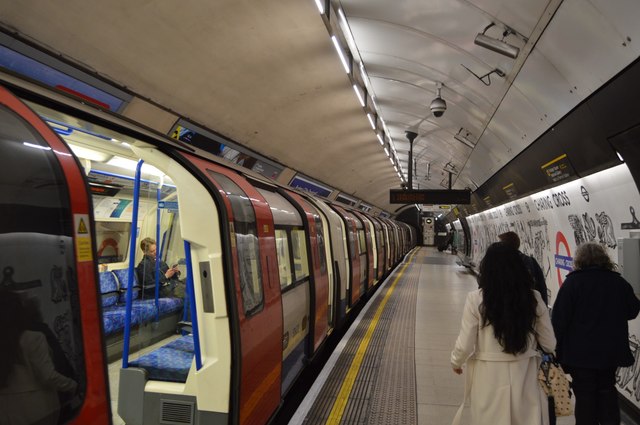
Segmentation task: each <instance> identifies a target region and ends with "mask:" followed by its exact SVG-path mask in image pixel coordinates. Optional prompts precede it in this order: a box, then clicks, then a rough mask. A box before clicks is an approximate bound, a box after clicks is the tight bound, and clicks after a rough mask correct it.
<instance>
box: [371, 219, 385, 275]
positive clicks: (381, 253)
mask: <svg viewBox="0 0 640 425" xmlns="http://www.w3.org/2000/svg"><path fill="white" fill-rule="evenodd" d="M371 221H372V223H373V227H374V228H375V233H376V247H377V250H376V251H377V253H378V274H377V279H378V280H380V279H382V276H384V274H385V273H386V272H387V270H386V262H385V255H386V254H385V250H386V245H385V238H384V236H383V228H382V224H381V223H380V220H378V218H377V217H373V218H372V219H371Z"/></svg>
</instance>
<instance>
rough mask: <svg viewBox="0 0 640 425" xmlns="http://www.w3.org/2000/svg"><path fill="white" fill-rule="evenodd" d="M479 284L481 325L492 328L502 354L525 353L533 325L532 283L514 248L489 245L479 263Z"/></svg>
mask: <svg viewBox="0 0 640 425" xmlns="http://www.w3.org/2000/svg"><path fill="white" fill-rule="evenodd" d="M478 285H479V287H480V289H481V290H482V304H480V314H481V317H482V326H488V325H491V326H492V327H493V333H494V335H495V337H496V339H497V340H498V342H499V343H500V345H502V347H503V351H504V352H505V353H510V354H518V353H523V352H525V351H526V350H527V347H528V345H529V337H530V334H531V333H533V332H534V326H535V322H536V298H535V296H534V295H533V291H532V289H533V280H532V278H531V275H530V274H529V272H528V271H527V268H526V266H525V264H524V262H523V261H522V259H521V258H520V254H519V253H518V251H517V250H515V249H514V248H513V247H510V246H508V245H507V244H505V243H503V242H497V243H494V244H492V245H491V246H490V247H489V248H488V249H487V252H486V254H485V255H484V258H483V259H482V262H481V263H480V276H479V277H478Z"/></svg>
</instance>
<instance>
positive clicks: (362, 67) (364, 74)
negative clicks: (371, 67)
mask: <svg viewBox="0 0 640 425" xmlns="http://www.w3.org/2000/svg"><path fill="white" fill-rule="evenodd" d="M360 77H361V78H362V83H364V82H365V81H367V79H366V78H367V73H366V72H365V71H364V63H362V62H360Z"/></svg>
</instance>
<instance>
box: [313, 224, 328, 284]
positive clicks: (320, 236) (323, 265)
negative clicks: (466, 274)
mask: <svg viewBox="0 0 640 425" xmlns="http://www.w3.org/2000/svg"><path fill="white" fill-rule="evenodd" d="M315 223H316V240H317V241H318V242H317V244H318V252H319V253H320V274H326V273H327V253H326V251H325V249H326V247H325V244H324V233H323V232H322V221H320V218H318V216H316V217H315Z"/></svg>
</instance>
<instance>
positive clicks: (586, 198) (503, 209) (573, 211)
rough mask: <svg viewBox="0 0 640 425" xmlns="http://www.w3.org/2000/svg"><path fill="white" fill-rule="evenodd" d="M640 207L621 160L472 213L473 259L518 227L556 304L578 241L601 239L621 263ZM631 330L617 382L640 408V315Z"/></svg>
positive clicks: (636, 225)
mask: <svg viewBox="0 0 640 425" xmlns="http://www.w3.org/2000/svg"><path fill="white" fill-rule="evenodd" d="M638 208H640V194H639V193H638V188H637V187H636V186H635V184H634V181H633V178H632V176H631V173H630V172H629V169H628V168H627V166H626V165H624V164H623V165H619V166H617V167H614V168H610V169H608V170H604V171H601V172H599V173H596V174H593V175H591V176H588V177H585V178H582V179H579V180H574V181H572V182H569V183H567V184H564V185H562V186H558V187H555V188H553V189H550V190H545V191H542V192H539V193H536V194H534V195H530V196H528V197H525V198H521V199H518V200H516V201H513V202H510V203H508V204H504V205H501V206H499V207H496V208H493V209H491V210H488V211H485V212H482V213H480V214H476V215H473V216H470V217H468V218H467V220H468V223H469V228H470V231H471V244H472V245H471V246H472V253H471V256H472V261H473V263H475V264H479V263H480V260H481V259H482V257H483V255H484V252H485V251H486V249H487V246H489V245H490V244H491V243H493V242H496V241H497V240H498V235H499V234H500V233H503V232H506V231H510V230H511V231H514V232H516V233H517V234H518V235H519V236H520V239H521V246H520V250H521V251H522V252H524V253H525V254H528V255H533V256H534V257H535V258H536V260H537V261H538V263H539V264H540V266H541V267H542V269H543V271H544V274H545V278H546V282H547V287H548V288H549V295H550V297H549V300H550V303H551V304H553V301H554V300H555V296H556V294H557V293H558V290H559V289H560V286H561V285H562V282H563V281H564V279H565V277H566V276H567V274H568V273H569V272H570V271H571V270H573V257H572V253H573V252H575V250H576V247H577V246H578V245H579V244H581V243H583V242H587V241H595V242H598V243H600V244H602V245H603V246H606V247H607V250H608V252H609V255H610V256H611V258H612V259H613V261H614V262H618V245H619V239H621V238H629V237H630V235H631V232H639V231H640V221H638V219H637V218H636V215H635V211H636V210H637V209H638ZM637 295H640V294H637ZM629 334H630V344H631V347H632V350H633V352H634V353H635V358H636V363H635V364H634V365H633V366H631V367H629V368H621V369H620V370H619V371H618V374H617V383H618V387H619V390H620V392H621V393H622V394H623V395H624V396H625V397H626V398H627V399H629V400H630V401H631V402H632V403H634V404H635V405H636V406H637V407H639V408H640V361H639V357H640V341H639V340H640V319H636V320H634V321H632V322H630V323H629Z"/></svg>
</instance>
